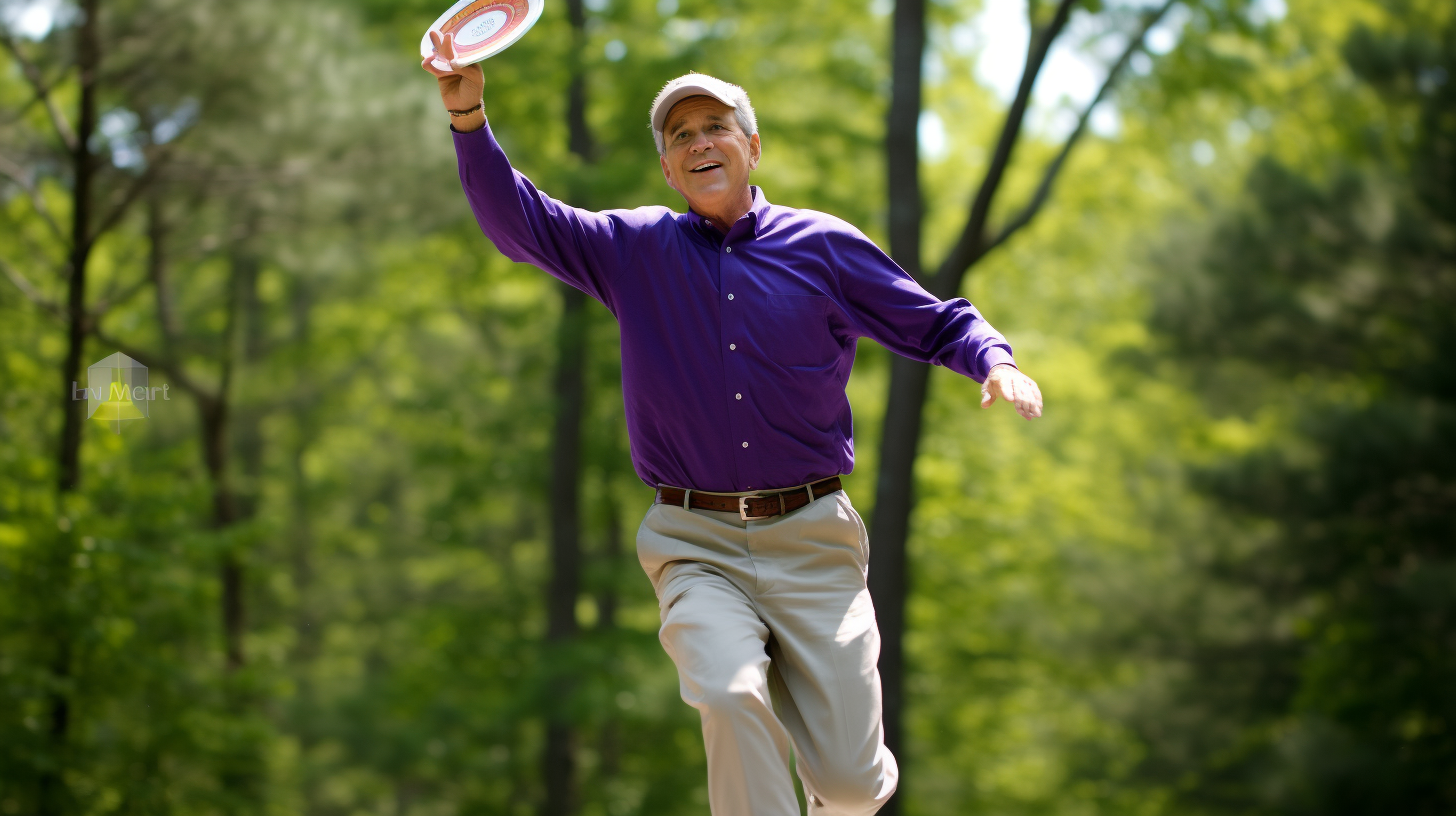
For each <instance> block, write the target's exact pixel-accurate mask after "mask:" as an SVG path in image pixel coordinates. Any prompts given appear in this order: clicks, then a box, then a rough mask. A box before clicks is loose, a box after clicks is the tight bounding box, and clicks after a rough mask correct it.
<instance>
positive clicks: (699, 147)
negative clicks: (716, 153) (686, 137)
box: [689, 133, 713, 153]
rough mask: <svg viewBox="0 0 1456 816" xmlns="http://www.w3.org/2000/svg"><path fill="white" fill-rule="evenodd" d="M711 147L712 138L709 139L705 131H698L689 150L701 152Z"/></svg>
mask: <svg viewBox="0 0 1456 816" xmlns="http://www.w3.org/2000/svg"><path fill="white" fill-rule="evenodd" d="M712 149H713V140H712V139H709V138H708V134H706V133H699V134H698V135H697V137H696V138H694V139H693V143H692V145H691V146H690V147H689V150H690V151H691V152H693V153H703V152H706V151H708V150H712Z"/></svg>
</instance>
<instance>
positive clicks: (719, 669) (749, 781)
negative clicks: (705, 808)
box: [637, 505, 799, 816]
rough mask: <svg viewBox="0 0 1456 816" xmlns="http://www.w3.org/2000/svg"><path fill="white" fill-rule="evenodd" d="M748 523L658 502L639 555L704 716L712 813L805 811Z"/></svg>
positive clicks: (689, 695)
mask: <svg viewBox="0 0 1456 816" xmlns="http://www.w3.org/2000/svg"><path fill="white" fill-rule="evenodd" d="M744 527H745V525H744V523H743V522H742V521H741V520H740V519H738V518H736V517H733V516H729V515H728V514H718V513H707V512H699V511H688V510H683V509H682V508H680V507H670V506H663V505H657V506H654V507H653V508H652V509H651V510H650V511H649V512H648V515H647V518H645V519H643V523H642V528H641V529H640V530H639V532H638V538H637V548H638V557H639V559H640V560H641V561H642V564H643V568H644V569H645V570H646V571H647V574H648V576H649V577H650V578H651V579H652V582H653V587H654V589H656V591H657V594H658V599H659V602H660V605H661V606H660V608H661V613H662V629H661V630H660V632H659V634H658V638H659V640H661V642H662V646H663V649H665V650H666V651H667V653H668V655H669V656H670V657H671V658H672V660H673V662H674V663H675V664H676V665H677V670H678V678H679V681H680V687H681V693H682V698H683V701H684V702H686V703H687V704H688V705H691V706H692V707H694V708H696V709H697V710H698V712H699V715H700V716H701V718H702V723H703V744H704V747H705V749H706V753H707V761H708V802H709V807H710V808H711V810H712V813H713V816H798V813H799V805H798V800H797V798H796V797H795V795H794V782H793V778H792V776H790V773H789V737H788V733H787V732H786V731H785V730H784V726H783V724H782V723H781V722H780V721H779V719H778V717H777V716H776V715H775V714H774V710H773V705H772V703H771V701H770V697H769V681H768V676H767V675H768V667H769V656H768V652H767V650H766V648H765V646H766V644H767V642H768V640H769V630H768V627H767V626H766V625H765V624H764V622H763V620H762V619H761V618H760V617H759V615H758V613H757V611H756V610H755V608H754V604H753V602H752V599H751V597H750V593H751V592H752V591H753V587H754V580H755V576H754V572H755V566H754V564H753V563H752V560H751V559H750V558H749V556H748V551H747V531H746V530H745V529H744Z"/></svg>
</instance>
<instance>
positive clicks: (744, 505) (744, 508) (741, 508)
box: [738, 496, 774, 521]
mask: <svg viewBox="0 0 1456 816" xmlns="http://www.w3.org/2000/svg"><path fill="white" fill-rule="evenodd" d="M764 498H768V497H767V496H739V497H738V517H739V518H741V519H743V520H744V521H755V520H757V519H766V518H773V516H774V514H773V513H770V514H768V515H766V516H750V515H748V500H749V499H764Z"/></svg>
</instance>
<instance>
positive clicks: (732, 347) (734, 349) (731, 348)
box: [728, 343, 738, 351]
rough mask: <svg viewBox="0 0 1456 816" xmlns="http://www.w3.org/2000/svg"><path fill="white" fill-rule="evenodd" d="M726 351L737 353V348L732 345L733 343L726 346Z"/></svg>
mask: <svg viewBox="0 0 1456 816" xmlns="http://www.w3.org/2000/svg"><path fill="white" fill-rule="evenodd" d="M728 350H729V351H737V350H738V346H737V345H736V344H734V343H729V344H728Z"/></svg>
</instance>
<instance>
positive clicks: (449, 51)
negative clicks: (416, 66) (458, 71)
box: [420, 29, 456, 77]
mask: <svg viewBox="0 0 1456 816" xmlns="http://www.w3.org/2000/svg"><path fill="white" fill-rule="evenodd" d="M429 33H430V42H431V43H432V44H433V45H434V46H435V53H434V54H433V55H431V56H428V57H426V58H425V61H424V62H422V63H420V65H421V67H423V68H424V69H425V70H426V71H429V72H430V73H432V74H434V75H435V76H437V77H445V76H449V75H451V74H453V73H455V67H456V66H455V35H453V34H446V35H444V36H443V37H441V36H440V32H438V31H435V30H434V29H431V30H430V32H429Z"/></svg>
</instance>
